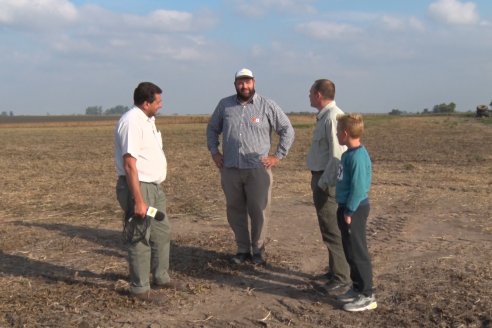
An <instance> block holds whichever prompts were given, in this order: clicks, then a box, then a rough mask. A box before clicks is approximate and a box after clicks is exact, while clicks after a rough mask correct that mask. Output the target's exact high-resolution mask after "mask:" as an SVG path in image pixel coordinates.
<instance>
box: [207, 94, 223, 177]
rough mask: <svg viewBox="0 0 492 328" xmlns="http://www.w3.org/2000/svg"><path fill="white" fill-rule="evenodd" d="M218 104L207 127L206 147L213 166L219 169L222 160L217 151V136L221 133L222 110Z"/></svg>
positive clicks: (221, 165)
mask: <svg viewBox="0 0 492 328" xmlns="http://www.w3.org/2000/svg"><path fill="white" fill-rule="evenodd" d="M220 104H221V103H220V102H219V104H218V105H217V107H216V108H215V110H214V112H213V114H212V117H211V118H210V121H209V122H208V125H207V147H208V150H209V151H210V154H211V155H212V159H213V161H214V163H215V165H216V166H217V167H218V168H219V169H221V168H222V167H223V166H224V158H223V156H222V154H221V153H220V151H219V135H220V134H221V133H222V110H221V106H220Z"/></svg>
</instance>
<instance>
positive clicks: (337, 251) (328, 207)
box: [311, 172, 350, 284]
mask: <svg viewBox="0 0 492 328" xmlns="http://www.w3.org/2000/svg"><path fill="white" fill-rule="evenodd" d="M321 174H322V173H318V172H313V174H312V178H311V190H312V191H313V202H314V207H315V208H316V214H317V216H318V224H319V229H320V231H321V237H322V238H323V242H324V243H325V245H326V247H327V248H328V265H329V272H331V273H332V274H333V275H334V276H335V278H336V279H337V280H339V281H341V282H342V283H346V284H348V283H350V268H349V265H348V263H347V260H346V259H345V254H344V251H343V246H342V236H341V234H340V229H339V228H338V224H337V203H336V201H335V187H333V188H328V190H327V191H324V190H322V189H321V188H320V187H318V180H319V178H320V177H321Z"/></svg>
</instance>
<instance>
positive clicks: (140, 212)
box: [133, 202, 149, 219]
mask: <svg viewBox="0 0 492 328" xmlns="http://www.w3.org/2000/svg"><path fill="white" fill-rule="evenodd" d="M148 208H149V206H147V204H145V202H138V203H135V207H134V208H133V215H134V216H135V217H137V218H139V219H143V218H145V216H146V215H147V209H148Z"/></svg>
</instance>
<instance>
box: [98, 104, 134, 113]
mask: <svg viewBox="0 0 492 328" xmlns="http://www.w3.org/2000/svg"><path fill="white" fill-rule="evenodd" d="M128 110H129V108H128V107H127V106H122V105H118V106H115V107H112V108H108V109H106V110H105V111H104V115H121V114H124V113H126V112H127V111H128Z"/></svg>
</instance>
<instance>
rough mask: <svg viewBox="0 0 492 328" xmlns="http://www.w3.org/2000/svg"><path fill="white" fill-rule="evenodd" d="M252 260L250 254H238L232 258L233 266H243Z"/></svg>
mask: <svg viewBox="0 0 492 328" xmlns="http://www.w3.org/2000/svg"><path fill="white" fill-rule="evenodd" d="M248 260H251V254H250V253H237V254H236V255H234V256H233V257H231V263H233V264H243V263H244V262H246V261H248Z"/></svg>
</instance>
